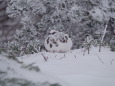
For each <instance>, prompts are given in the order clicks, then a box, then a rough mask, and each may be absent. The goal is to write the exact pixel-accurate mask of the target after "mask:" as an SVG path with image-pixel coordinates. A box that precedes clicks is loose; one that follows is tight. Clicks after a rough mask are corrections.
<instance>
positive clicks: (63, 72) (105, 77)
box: [0, 47, 115, 86]
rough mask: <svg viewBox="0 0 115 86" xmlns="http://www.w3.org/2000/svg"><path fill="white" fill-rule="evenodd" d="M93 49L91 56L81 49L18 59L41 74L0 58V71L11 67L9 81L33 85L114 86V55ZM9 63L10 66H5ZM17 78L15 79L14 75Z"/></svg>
mask: <svg viewBox="0 0 115 86" xmlns="http://www.w3.org/2000/svg"><path fill="white" fill-rule="evenodd" d="M98 50H99V48H95V47H93V48H92V49H91V51H90V54H87V52H86V53H85V55H83V52H82V51H81V49H77V50H73V51H70V52H67V53H49V52H41V53H36V54H31V55H26V56H23V57H18V59H19V60H20V61H22V62H23V65H28V64H32V66H35V67H36V66H38V67H39V68H40V72H36V71H28V70H25V69H23V68H22V64H17V63H16V62H13V61H8V59H6V58H3V57H2V56H0V61H1V62H0V70H4V71H5V70H7V71H9V70H8V69H6V68H7V66H10V67H12V70H15V72H12V73H10V72H9V75H10V77H14V76H15V77H23V78H26V79H28V80H31V81H33V82H45V81H48V82H50V83H59V84H61V85H62V86H115V52H111V51H110V50H109V48H107V47H105V48H102V50H101V52H98ZM6 61H8V62H9V63H8V64H9V65H8V64H7V66H6V65H5V62H6ZM15 74H16V75H15Z"/></svg>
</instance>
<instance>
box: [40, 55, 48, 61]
mask: <svg viewBox="0 0 115 86" xmlns="http://www.w3.org/2000/svg"><path fill="white" fill-rule="evenodd" d="M41 55H42V56H43V58H44V60H45V61H46V62H47V60H48V56H47V57H46V56H45V55H44V54H43V53H41Z"/></svg>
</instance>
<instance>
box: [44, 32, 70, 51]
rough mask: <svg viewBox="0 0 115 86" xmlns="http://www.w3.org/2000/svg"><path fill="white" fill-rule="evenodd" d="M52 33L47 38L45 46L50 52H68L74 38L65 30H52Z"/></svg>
mask: <svg viewBox="0 0 115 86" xmlns="http://www.w3.org/2000/svg"><path fill="white" fill-rule="evenodd" d="M50 32H51V34H50V35H48V37H47V38H46V39H45V42H44V46H45V48H46V50H47V51H49V52H67V51H69V50H70V49H71V47H72V40H71V38H69V36H68V35H67V34H65V33H63V32H58V31H55V30H54V31H50Z"/></svg>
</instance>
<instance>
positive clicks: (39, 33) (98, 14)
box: [7, 0, 115, 56]
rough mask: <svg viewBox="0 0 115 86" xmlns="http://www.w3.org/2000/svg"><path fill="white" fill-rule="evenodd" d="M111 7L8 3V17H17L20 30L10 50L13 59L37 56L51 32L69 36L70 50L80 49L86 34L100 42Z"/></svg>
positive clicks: (88, 1)
mask: <svg viewBox="0 0 115 86" xmlns="http://www.w3.org/2000/svg"><path fill="white" fill-rule="evenodd" d="M114 3H115V1H114V0H104V1H102V0H101V1H100V0H18V1H17V0H11V1H10V3H9V6H8V7H7V13H8V14H9V17H11V18H14V17H17V16H20V17H21V23H22V25H23V27H22V28H23V29H22V30H21V31H17V33H16V35H15V39H14V41H13V44H12V43H10V46H9V47H10V50H11V52H13V51H14V53H13V55H14V54H16V55H15V56H21V55H24V54H29V53H36V52H39V49H40V46H41V45H43V40H44V38H45V36H46V35H47V34H48V32H49V30H51V29H56V30H59V31H63V32H65V33H67V34H69V36H70V37H71V38H72V40H73V48H80V47H82V44H83V41H84V40H85V38H86V36H85V35H86V34H90V35H92V36H93V38H96V39H100V37H101V35H102V34H103V30H104V27H105V24H107V23H108V22H109V20H110V18H113V19H114V18H115V16H113V15H115V11H114V8H115V4H114ZM108 27H109V26H108ZM114 30H115V28H114ZM108 31H110V30H108ZM114 33H115V32H114ZM110 35H111V34H110ZM105 37H106V36H105ZM12 45H15V46H13V47H11V46H12Z"/></svg>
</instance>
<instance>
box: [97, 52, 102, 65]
mask: <svg viewBox="0 0 115 86" xmlns="http://www.w3.org/2000/svg"><path fill="white" fill-rule="evenodd" d="M95 54H96V53H95ZM96 55H97V57H98V59H99V60H100V61H101V63H102V64H104V62H103V61H102V59H101V58H100V56H99V55H98V54H96Z"/></svg>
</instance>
